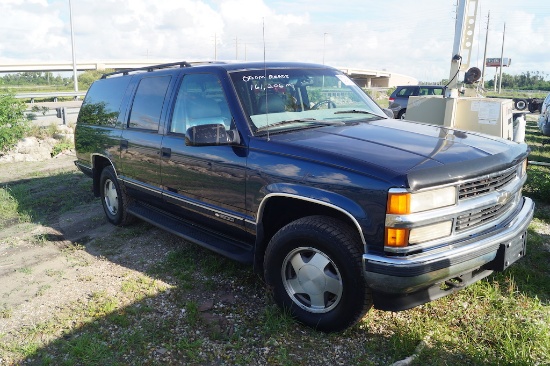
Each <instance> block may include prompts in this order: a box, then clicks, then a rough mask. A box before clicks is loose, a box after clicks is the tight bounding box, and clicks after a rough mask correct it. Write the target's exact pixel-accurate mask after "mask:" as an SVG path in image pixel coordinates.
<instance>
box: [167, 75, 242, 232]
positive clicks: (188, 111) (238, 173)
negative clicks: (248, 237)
mask: <svg viewBox="0 0 550 366" xmlns="http://www.w3.org/2000/svg"><path fill="white" fill-rule="evenodd" d="M205 124H223V125H224V126H225V128H226V129H230V128H231V127H232V124H233V117H232V115H231V112H230V108H229V105H228V101H227V98H226V93H225V92H224V89H223V87H222V83H221V81H220V79H219V78H218V76H217V75H215V74H210V73H200V74H188V75H185V76H184V77H183V80H182V82H181V85H180V87H179V91H178V95H177V97H176V100H175V104H174V108H173V112H172V118H171V121H170V124H169V127H168V131H167V134H166V136H165V137H164V140H163V143H162V151H161V154H162V165H161V166H162V185H163V188H164V194H165V200H166V202H167V203H169V204H170V207H171V208H172V210H173V211H175V212H176V213H177V214H178V215H180V216H182V217H184V218H187V219H192V220H194V221H201V222H203V223H204V224H206V225H208V227H217V228H218V230H219V231H223V232H224V233H225V234H230V235H232V234H235V235H237V236H239V235H241V231H242V229H243V226H244V221H245V167H246V149H245V147H244V146H230V145H220V146H186V144H185V133H186V130H187V129H188V128H190V127H194V126H197V125H205ZM232 229H233V230H232ZM232 236H234V235H232Z"/></svg>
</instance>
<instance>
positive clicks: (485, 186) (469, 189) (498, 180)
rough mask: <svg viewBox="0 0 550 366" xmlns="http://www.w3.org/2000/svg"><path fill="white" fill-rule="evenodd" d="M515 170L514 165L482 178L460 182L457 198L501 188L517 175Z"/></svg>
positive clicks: (469, 196) (461, 198)
mask: <svg viewBox="0 0 550 366" xmlns="http://www.w3.org/2000/svg"><path fill="white" fill-rule="evenodd" d="M516 172H517V169H516V167H514V168H512V169H508V170H506V171H503V172H500V173H497V174H494V175H490V176H487V177H483V178H482V179H476V180H472V181H469V182H465V183H462V184H461V185H460V186H459V190H458V199H459V200H463V199H467V198H472V197H476V196H479V195H483V194H487V193H490V192H493V191H495V190H497V189H499V188H502V187H504V186H505V185H506V184H508V183H510V182H511V181H512V180H514V178H515V177H516V175H517V173H516Z"/></svg>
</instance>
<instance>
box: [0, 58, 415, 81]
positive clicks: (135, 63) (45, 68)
mask: <svg viewBox="0 0 550 366" xmlns="http://www.w3.org/2000/svg"><path fill="white" fill-rule="evenodd" d="M180 61H181V60H167V59H147V60H115V61H83V62H77V63H76V70H77V71H86V70H99V71H103V70H106V69H114V70H124V69H134V68H141V67H147V66H151V65H159V64H166V63H172V62H180ZM193 62H195V61H190V63H193ZM338 69H340V70H341V71H342V72H343V73H345V74H346V75H348V76H349V77H350V78H351V79H352V80H353V81H355V82H356V83H357V84H358V85H359V86H361V87H364V88H376V87H378V88H389V87H392V86H396V85H409V84H410V85H416V84H418V80H416V79H414V78H411V77H409V76H406V75H401V74H396V73H392V72H389V71H385V70H384V71H380V70H370V69H355V68H347V67H338ZM72 71H73V64H72V62H43V61H42V62H38V61H37V62H14V63H5V62H4V63H0V73H8V72H72Z"/></svg>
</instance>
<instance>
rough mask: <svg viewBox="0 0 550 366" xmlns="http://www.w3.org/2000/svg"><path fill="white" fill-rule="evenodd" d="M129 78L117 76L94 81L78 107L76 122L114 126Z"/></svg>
mask: <svg viewBox="0 0 550 366" xmlns="http://www.w3.org/2000/svg"><path fill="white" fill-rule="evenodd" d="M130 80H131V78H129V77H118V78H109V79H100V80H98V81H96V82H94V83H93V84H92V86H91V87H90V90H89V91H88V93H87V94H86V98H84V102H83V103H82V107H81V108H80V113H79V115H78V123H79V124H83V125H96V126H110V127H114V126H115V125H116V123H117V120H118V115H119V113H120V104H121V102H122V98H123V97H124V93H125V92H126V88H127V87H128V84H129V83H130Z"/></svg>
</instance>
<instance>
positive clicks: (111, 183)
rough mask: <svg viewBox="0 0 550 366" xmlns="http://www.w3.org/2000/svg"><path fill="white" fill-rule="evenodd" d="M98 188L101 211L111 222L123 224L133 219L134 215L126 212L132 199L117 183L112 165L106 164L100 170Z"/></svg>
mask: <svg viewBox="0 0 550 366" xmlns="http://www.w3.org/2000/svg"><path fill="white" fill-rule="evenodd" d="M99 189H100V197H101V204H102V205H103V211H104V212H105V216H106V217H107V220H108V221H109V222H110V223H111V224H113V225H118V226H124V225H128V224H130V223H131V222H132V221H134V216H131V215H130V214H129V213H128V212H127V207H128V205H129V204H130V203H131V201H132V200H131V198H130V197H128V195H127V194H126V190H125V189H124V187H121V186H120V184H119V183H118V179H117V177H116V174H115V170H114V169H113V167H112V166H107V167H105V168H104V169H103V170H102V171H101V176H100V178H99Z"/></svg>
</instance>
